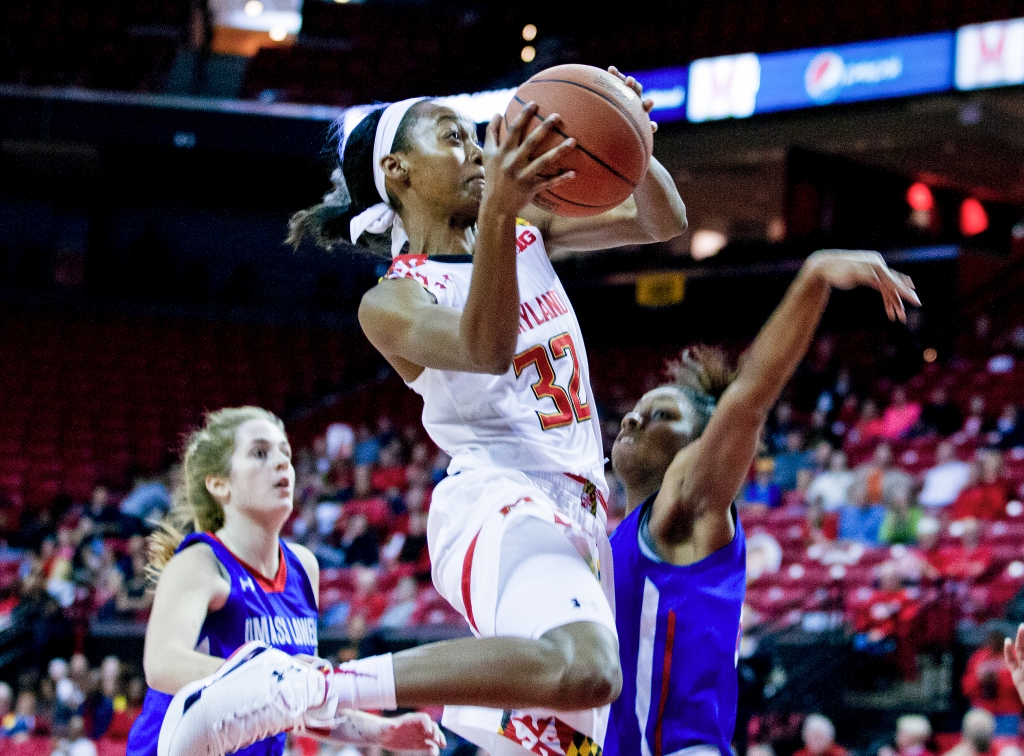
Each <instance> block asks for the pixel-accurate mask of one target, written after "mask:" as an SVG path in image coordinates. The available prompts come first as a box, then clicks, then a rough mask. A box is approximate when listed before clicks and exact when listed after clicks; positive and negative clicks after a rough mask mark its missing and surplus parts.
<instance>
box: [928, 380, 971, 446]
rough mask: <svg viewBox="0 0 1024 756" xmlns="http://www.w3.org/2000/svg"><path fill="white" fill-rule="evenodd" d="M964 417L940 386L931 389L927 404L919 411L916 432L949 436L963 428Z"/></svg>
mask: <svg viewBox="0 0 1024 756" xmlns="http://www.w3.org/2000/svg"><path fill="white" fill-rule="evenodd" d="M963 422H964V416H963V414H962V413H961V412H960V409H959V408H958V407H957V406H956V404H955V403H954V402H951V401H950V400H949V392H948V391H946V389H944V388H942V387H941V386H939V387H937V388H935V389H932V393H931V396H930V397H929V400H928V404H926V405H925V406H924V408H923V409H922V410H921V420H920V422H919V423H918V432H919V433H920V434H921V435H931V434H935V435H939V436H942V437H946V436H951V435H952V434H954V433H956V432H957V431H958V430H960V428H961V427H962V426H963Z"/></svg>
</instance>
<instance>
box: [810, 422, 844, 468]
mask: <svg viewBox="0 0 1024 756" xmlns="http://www.w3.org/2000/svg"><path fill="white" fill-rule="evenodd" d="M805 441H806V444H807V446H808V447H809V448H813V449H814V450H815V460H814V462H815V466H816V467H817V465H818V459H817V451H818V447H819V446H821V445H822V444H827V445H828V447H829V449H828V451H829V452H831V451H832V447H834V446H835V445H836V441H837V438H836V434H835V432H834V431H833V430H832V424H831V423H830V422H829V419H828V413H827V412H825V411H824V410H820V409H818V410H815V411H814V412H812V413H811V420H810V423H809V424H808V427H807V437H806V439H805ZM827 460H828V457H827V455H826V457H825V459H824V460H821V462H822V466H821V467H818V470H819V471H820V470H821V469H823V468H824V464H825V463H827Z"/></svg>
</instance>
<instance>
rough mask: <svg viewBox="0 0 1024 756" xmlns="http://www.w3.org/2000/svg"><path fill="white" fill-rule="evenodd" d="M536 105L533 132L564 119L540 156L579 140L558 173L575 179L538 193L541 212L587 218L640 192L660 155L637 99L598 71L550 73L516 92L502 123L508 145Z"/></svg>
mask: <svg viewBox="0 0 1024 756" xmlns="http://www.w3.org/2000/svg"><path fill="white" fill-rule="evenodd" d="M530 102H536V103H537V108H538V110H537V114H536V115H535V116H534V118H533V120H532V123H530V124H528V125H527V133H529V132H530V131H532V130H533V129H535V128H537V127H538V126H539V125H540V124H541V123H542V122H543V120H544V119H545V118H547V117H548V116H550V115H551V114H552V113H558V115H560V116H561V117H562V126H561V127H560V128H559V129H556V130H555V131H554V132H552V133H551V134H550V135H549V136H548V138H547V139H545V140H544V142H543V143H542V144H541V147H540V149H539V150H538V151H537V152H536V153H535V155H541V154H543V153H544V152H546V151H547V150H550V149H551V148H553V147H556V146H557V145H558V144H559V143H561V142H562V141H563V140H565V139H568V138H570V137H572V138H574V139H575V140H576V147H575V149H573V150H571V151H570V152H569V153H568V154H567V155H565V156H564V157H563V158H562V159H561V160H560V161H559V164H558V166H557V169H558V170H557V172H563V171H566V170H573V171H575V172H576V177H575V178H574V179H572V180H571V181H567V182H566V183H564V184H560V185H559V186H557V187H555V188H554V189H553V190H545V191H543V192H541V193H540V194H538V195H537V197H536V198H535V199H534V201H533V203H534V204H535V205H537V206H538V207H540V208H542V209H544V210H547V211H549V212H552V213H554V214H555V215H563V216H568V217H573V218H580V217H585V216H588V215H597V214H599V213H603V212H605V211H606V210H610V209H612V208H613V207H616V206H617V205H619V204H621V203H622V202H623V201H624V200H625V199H626V198H627V197H629V195H630V194H632V193H633V190H634V189H635V188H636V186H637V184H638V183H640V180H641V179H642V178H643V177H644V174H645V173H646V172H647V165H648V163H649V162H650V160H651V153H652V151H653V149H654V138H653V135H652V133H651V119H650V118H649V117H648V115H647V113H646V112H645V111H644V108H643V104H642V101H641V98H640V97H638V96H637V94H636V92H634V91H633V90H632V89H630V88H629V87H627V86H626V85H625V83H623V81H622V80H621V79H619V78H618V77H617V76H613V75H612V74H610V73H608V72H607V71H604V70H602V69H600V68H595V67H593V66H582V65H578V64H575V63H574V64H569V65H564V66H554V67H553V68H548V69H546V70H544V71H541V72H540V73H538V74H536V75H535V76H533V77H531V78H530V79H529V80H528V81H526V82H525V83H523V85H522V86H520V87H519V89H518V90H516V93H515V96H514V97H513V98H512V102H510V103H509V106H508V109H507V110H506V111H505V117H504V119H503V120H502V124H501V134H502V138H504V135H505V133H507V131H508V127H509V124H511V123H512V121H513V120H514V119H515V118H516V116H518V115H519V113H521V112H522V110H523V108H525V107H526V105H527V104H528V103H530Z"/></svg>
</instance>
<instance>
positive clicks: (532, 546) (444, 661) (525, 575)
mask: <svg viewBox="0 0 1024 756" xmlns="http://www.w3.org/2000/svg"><path fill="white" fill-rule="evenodd" d="M562 529H563V527H562V526H560V525H556V524H554V523H553V522H551V521H545V520H542V519H540V518H537V517H531V516H527V517H519V518H517V519H516V520H514V521H513V522H511V523H510V524H509V525H508V527H507V528H506V529H505V530H504V532H503V534H502V536H501V540H500V551H501V554H500V560H499V562H498V565H497V575H496V578H497V579H496V587H495V591H494V595H495V596H496V597H497V600H496V602H495V606H494V607H493V609H491V608H490V607H489V606H487V604H486V600H485V601H484V602H477V604H476V609H477V618H478V619H482V617H481V616H480V615H482V614H484V613H485V612H491V611H493V614H494V622H493V632H494V634H495V635H496V636H497V637H493V638H478V639H465V640H455V641H449V642H447V643H434V644H431V645H429V646H420V647H419V648H414V649H410V650H408V651H403V652H401V653H398V654H395V656H394V659H393V661H394V670H395V684H396V698H397V700H398V703H399V705H401V706H409V707H415V706H426V705H431V704H436V703H445V704H449V705H467V706H486V707H491V708H497V709H506V708H549V709H558V710H560V711H572V710H582V709H591V708H596V707H601V706H604V705H605V704H608V703H611V701H613V700H615V698H616V697H617V696H618V691H619V688H620V687H621V671H620V669H619V652H618V641H617V638H616V634H615V623H614V616H613V615H612V611H611V608H610V606H609V605H608V600H607V599H606V598H605V596H604V594H603V592H602V590H601V584H600V583H599V582H598V580H597V579H596V578H595V576H594V574H593V572H592V571H591V568H590V567H589V566H588V565H587V563H586V562H585V561H584V560H583V558H582V557H581V556H580V555H579V554H578V553H577V551H576V549H575V548H574V547H573V546H572V545H571V544H570V543H569V541H568V540H567V539H566V538H565V536H564V535H563V533H562V532H560V531H561V530H562ZM481 604H483V605H481ZM481 669H486V670H488V671H487V674H485V675H481V674H480V670H481Z"/></svg>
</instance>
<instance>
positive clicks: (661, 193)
mask: <svg viewBox="0 0 1024 756" xmlns="http://www.w3.org/2000/svg"><path fill="white" fill-rule="evenodd" d="M608 72H609V73H611V74H612V75H614V76H618V77H619V78H620V79H622V80H623V81H624V82H625V83H626V86H629V87H631V88H632V89H633V90H634V91H635V92H636V93H637V95H638V96H640V97H643V91H644V88H643V85H642V84H640V82H638V81H637V80H636V79H634V78H633V77H632V76H629V77H627V76H624V75H623V74H622V73H620V72H619V70H618V69H617V68H615V66H612V67H611V68H609V69H608ZM643 103H644V110H646V111H647V112H648V113H650V112H651V110H652V109H653V107H654V101H653V100H650V99H647V100H644V101H643ZM651 127H652V128H653V129H654V130H655V131H657V129H658V124H656V123H654V122H652V123H651ZM522 217H523V218H525V219H526V220H528V221H529V222H530V223H533V224H534V225H535V226H537V228H539V229H540V230H541V232H542V233H543V234H544V241H545V243H546V245H547V249H548V254H551V255H554V254H557V253H560V252H589V251H591V250H595V249H608V248H609V247H622V246H628V245H632V244H651V243H654V242H665V241H669V240H670V239H674V238H675V237H677V236H679V235H680V234H682V233H683V232H684V231H686V206H685V205H684V204H683V200H682V198H681V197H680V196H679V190H678V189H676V185H675V182H674V181H673V180H672V175H671V174H670V173H669V172H668V170H667V169H666V168H665V166H663V165H662V164H661V163H659V162H658V161H657V159H656V158H653V157H652V158H651V161H650V164H649V165H648V168H647V173H646V174H644V178H643V180H641V182H640V183H639V185H637V187H636V189H635V190H634V191H633V195H632V196H631V197H629V198H628V199H627V200H626V201H625V202H623V203H622V204H621V205H619V206H618V207H616V208H614V209H612V210H609V211H608V212H606V213H601V214H600V215H594V216H591V217H588V218H568V217H562V216H558V215H554V214H552V213H549V212H546V211H544V210H541V209H540V208H538V207H535V206H533V205H530V206H528V207H526V208H524V209H523V211H522Z"/></svg>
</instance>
